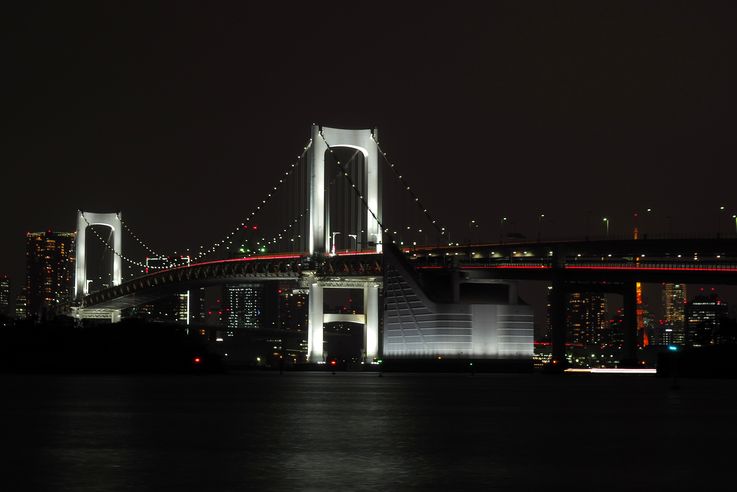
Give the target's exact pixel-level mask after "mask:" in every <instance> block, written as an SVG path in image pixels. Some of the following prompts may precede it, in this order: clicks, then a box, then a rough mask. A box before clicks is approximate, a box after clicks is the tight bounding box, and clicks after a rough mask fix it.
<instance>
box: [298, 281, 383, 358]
mask: <svg viewBox="0 0 737 492" xmlns="http://www.w3.org/2000/svg"><path fill="white" fill-rule="evenodd" d="M362 283H363V309H364V314H363V315H362V318H363V319H362V321H363V326H364V331H363V352H364V354H365V362H373V361H374V359H376V358H378V357H379V320H380V313H379V284H378V283H375V282H362ZM355 287H358V286H354V287H353V288H355ZM309 288H310V293H309V296H310V297H309V313H308V315H307V361H308V362H311V363H313V364H315V363H321V362H324V361H325V353H324V346H323V341H324V332H323V327H324V325H325V321H326V320H327V321H328V322H330V321H335V320H336V319H335V318H336V315H330V314H325V312H324V308H323V299H324V289H326V288H341V287H338V286H330V285H327V287H326V286H324V285H321V284H320V283H319V282H315V281H313V282H312V283H310V287H309ZM348 288H351V287H348ZM360 321H361V320H360V318H359V322H360ZM352 322H355V321H352Z"/></svg>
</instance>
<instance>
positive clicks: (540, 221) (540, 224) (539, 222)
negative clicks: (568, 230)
mask: <svg viewBox="0 0 737 492" xmlns="http://www.w3.org/2000/svg"><path fill="white" fill-rule="evenodd" d="M544 218H545V214H540V216H539V217H538V218H537V242H538V243H539V242H540V237H541V235H542V229H543V219H544Z"/></svg>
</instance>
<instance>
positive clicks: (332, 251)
mask: <svg viewBox="0 0 737 492" xmlns="http://www.w3.org/2000/svg"><path fill="white" fill-rule="evenodd" d="M338 234H340V232H333V233H332V236H333V242H332V246H331V247H330V253H331V254H332V255H333V256H335V236H337V235H338Z"/></svg>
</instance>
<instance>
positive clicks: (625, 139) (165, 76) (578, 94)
mask: <svg viewBox="0 0 737 492" xmlns="http://www.w3.org/2000/svg"><path fill="white" fill-rule="evenodd" d="M252 3H253V4H255V5H252ZM300 3H301V4H302V5H301V6H294V5H292V3H291V2H290V3H287V2H248V3H246V2H219V3H218V4H217V5H216V4H214V3H213V2H202V3H190V2H160V3H156V2H141V3H140V4H134V3H131V2H100V3H99V4H94V3H93V4H92V5H88V6H85V7H83V6H79V5H76V6H73V5H70V2H52V3H49V4H48V5H44V4H42V3H39V4H34V5H28V4H30V2H27V3H26V4H27V5H25V6H24V7H21V10H16V11H6V12H4V13H3V15H2V16H0V19H2V20H0V23H2V25H1V29H0V33H1V34H0V36H1V38H0V53H1V54H2V58H1V59H2V77H1V79H2V81H1V82H0V84H2V108H1V114H2V119H1V121H2V128H1V130H2V132H1V133H0V152H2V165H1V167H0V169H1V170H0V173H1V175H0V177H1V178H2V183H3V187H2V193H1V194H0V197H1V198H0V200H1V203H0V206H1V207H2V210H3V212H2V215H1V216H0V230H2V232H3V236H2V241H1V242H0V272H2V271H5V272H8V273H9V274H11V275H12V276H13V277H14V278H20V276H21V275H22V269H23V256H22V255H23V244H24V233H25V232H26V231H28V230H43V229H47V228H53V229H58V230H73V229H74V227H75V223H74V220H75V210H76V209H77V208H84V209H87V210H122V211H123V213H124V215H125V217H126V218H127V219H128V221H129V222H130V223H131V224H132V225H134V226H135V227H136V229H137V231H139V232H140V233H141V235H143V236H145V237H146V238H148V240H149V242H150V243H151V244H152V245H154V246H155V247H159V248H161V249H175V248H182V247H185V246H192V247H194V246H196V245H198V244H200V243H210V242H213V241H215V240H216V239H218V238H219V237H222V235H223V234H224V233H225V232H227V231H228V230H230V229H232V227H233V226H234V225H236V224H237V223H240V221H241V219H242V218H243V216H244V215H245V214H246V213H247V212H248V211H250V209H251V208H252V207H253V205H254V204H255V203H256V202H257V200H259V199H260V196H261V195H262V190H265V189H266V188H267V187H269V186H271V184H272V183H273V182H274V180H275V179H276V177H277V175H278V174H279V172H280V170H282V169H284V168H285V167H286V166H287V165H288V164H289V162H291V161H292V160H293V158H294V156H295V155H296V154H297V153H299V152H300V151H301V149H302V146H303V145H304V143H305V141H306V140H307V138H308V134H309V125H310V124H311V123H312V122H319V123H323V124H326V125H329V126H337V127H369V126H372V125H375V126H377V127H378V128H379V129H380V132H381V133H380V135H381V141H382V145H383V147H384V148H385V150H386V151H387V152H388V153H389V154H390V157H391V158H392V160H393V161H395V162H396V163H397V165H398V166H401V168H402V170H403V173H404V175H405V177H406V178H407V179H408V180H409V181H410V182H411V183H412V185H413V187H414V188H415V190H416V191H417V193H418V195H420V196H421V197H422V198H423V200H424V201H425V202H426V204H427V207H428V208H429V209H430V210H431V211H434V213H435V214H436V215H438V216H439V218H440V219H441V220H442V221H443V222H444V223H446V224H447V225H448V228H449V230H450V231H451V233H453V231H454V229H455V230H456V231H457V230H459V229H460V230H462V229H463V227H464V224H466V223H467V221H468V220H469V219H470V218H475V219H476V220H478V221H479V223H480V224H481V230H480V235H481V236H482V237H489V238H492V239H494V238H496V237H498V223H499V218H500V217H501V216H502V215H506V216H509V217H510V218H511V220H512V227H514V228H515V229H516V230H519V231H520V232H522V233H524V234H526V235H528V236H530V237H533V236H534V235H535V234H536V229H537V216H538V214H539V213H540V212H543V213H545V215H546V219H545V221H546V222H545V231H546V235H548V236H559V237H562V236H580V235H583V234H584V230H585V228H586V222H587V220H589V221H591V223H592V225H590V226H589V227H590V228H591V229H592V231H591V232H592V233H603V227H602V225H601V217H602V216H604V215H606V216H609V217H611V228H612V234H615V233H616V234H622V235H624V234H625V233H628V232H629V231H630V229H631V227H632V221H631V215H632V213H633V212H634V211H636V210H643V209H644V208H646V207H652V209H653V210H654V212H653V215H652V218H651V219H649V220H650V221H651V223H650V224H649V225H648V226H647V227H648V228H650V229H651V230H652V231H653V232H665V231H666V229H667V228H670V229H672V230H673V232H692V231H697V230H702V231H707V230H708V231H710V233H714V230H715V229H716V227H717V225H716V221H717V215H718V214H717V210H718V207H719V206H720V205H725V206H727V210H726V213H725V216H724V217H723V218H722V222H721V224H720V225H719V227H720V228H722V230H723V231H726V230H730V231H733V229H734V223H733V222H730V218H729V217H731V214H732V213H734V212H735V211H737V199H735V198H734V196H735V193H734V189H735V182H736V178H737V165H736V162H735V154H736V153H737V148H736V145H735V135H736V134H737V131H736V130H737V128H736V127H737V118H736V116H737V115H736V111H735V109H737V108H736V101H735V87H737V80H736V79H737V73H736V69H735V66H736V64H735V58H736V55H735V52H736V51H735V46H737V34H736V33H737V30H735V28H734V26H735V20H736V19H737V15H735V14H737V5H736V4H734V2H724V3H717V2H676V1H671V2H621V1H617V2H539V3H537V2H518V1H514V2H485V3H484V5H483V6H482V5H480V3H479V2H467V3H464V2H453V3H445V4H443V5H441V6H437V7H433V6H430V3H429V2H421V3H420V2H417V3H415V4H414V5H412V6H410V5H404V3H402V5H401V6H399V3H400V2H393V4H394V5H392V6H391V7H389V8H387V7H385V6H381V5H378V4H376V5H375V4H374V3H373V2H342V3H340V4H335V5H331V4H330V3H326V2H300ZM266 4H268V5H266ZM254 193H255V195H254ZM727 214H728V215H729V217H728V216H727ZM667 217H670V219H667ZM666 224H670V225H666ZM730 227H731V229H730ZM598 229H602V230H601V231H599V230H598ZM456 234H457V233H456Z"/></svg>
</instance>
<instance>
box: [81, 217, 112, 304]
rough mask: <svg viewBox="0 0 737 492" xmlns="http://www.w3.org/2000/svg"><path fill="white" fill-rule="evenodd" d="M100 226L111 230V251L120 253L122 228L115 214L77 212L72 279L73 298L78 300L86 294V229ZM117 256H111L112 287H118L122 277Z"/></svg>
mask: <svg viewBox="0 0 737 492" xmlns="http://www.w3.org/2000/svg"><path fill="white" fill-rule="evenodd" d="M95 225H102V226H105V227H109V228H110V229H111V230H112V236H113V245H112V246H113V250H114V251H116V252H117V253H119V254H120V253H121V251H122V249H121V245H122V241H121V234H122V228H121V223H120V216H119V215H118V214H116V213H92V212H82V211H81V210H80V211H78V212H77V239H76V243H75V244H76V267H75V277H74V297H75V298H76V299H80V298H82V297H84V296H86V295H87V294H89V292H88V288H87V251H86V247H87V244H86V241H87V228H88V227H90V226H95ZM119 254H113V286H115V285H120V282H121V280H122V277H123V269H122V261H121V258H120V256H119Z"/></svg>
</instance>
